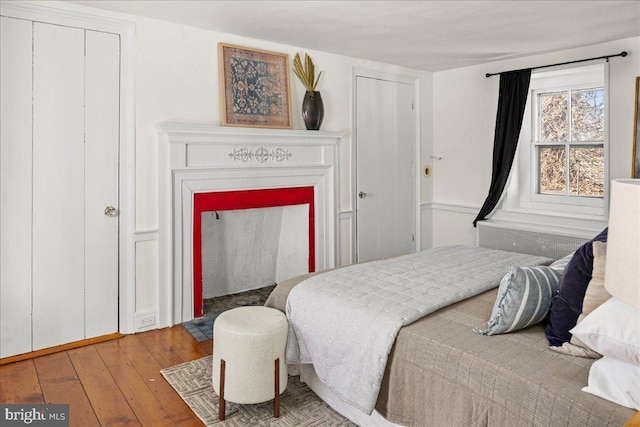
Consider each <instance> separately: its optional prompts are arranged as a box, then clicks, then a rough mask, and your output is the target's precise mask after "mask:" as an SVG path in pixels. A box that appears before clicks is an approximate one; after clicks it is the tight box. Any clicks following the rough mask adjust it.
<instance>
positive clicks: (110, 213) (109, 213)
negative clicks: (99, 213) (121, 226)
mask: <svg viewBox="0 0 640 427" xmlns="http://www.w3.org/2000/svg"><path fill="white" fill-rule="evenodd" d="M104 214H105V215H106V216H118V210H117V209H116V208H114V207H113V206H107V207H106V208H104Z"/></svg>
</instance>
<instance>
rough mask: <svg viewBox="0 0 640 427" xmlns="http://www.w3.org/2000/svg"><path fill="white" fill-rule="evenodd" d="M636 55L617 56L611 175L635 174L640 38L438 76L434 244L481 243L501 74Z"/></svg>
mask: <svg viewBox="0 0 640 427" xmlns="http://www.w3.org/2000/svg"><path fill="white" fill-rule="evenodd" d="M623 50H626V51H628V52H629V56H627V57H626V58H612V59H611V60H610V68H609V73H610V83H609V88H610V94H609V100H610V114H609V125H610V135H609V136H610V150H609V161H610V179H615V178H628V177H630V175H631V155H632V154H631V153H632V141H633V105H634V91H635V77H636V76H637V75H640V38H637V37H636V38H630V39H624V40H618V41H614V42H610V43H604V44H600V45H595V46H590V47H585V48H580V49H571V50H566V51H562V52H557V53H550V54H544V55H536V56H531V57H526V58H520V59H514V60H509V61H500V62H493V63H490V64H485V65H480V66H472V67H465V68H459V69H454V70H447V71H442V72H437V73H434V75H433V88H434V89H433V91H434V92H433V106H434V107H433V153H434V155H435V156H438V157H442V160H433V162H434V167H433V175H432V180H433V200H432V201H431V203H430V204H429V206H430V209H429V210H430V212H431V216H432V228H431V232H432V236H433V239H432V244H433V246H441V245H447V244H471V245H475V244H477V233H476V229H475V228H473V225H472V221H473V219H474V218H475V216H476V214H477V212H478V211H479V210H480V207H481V206H482V203H483V202H484V199H485V198H486V195H487V191H488V188H489V183H490V182H491V162H492V160H491V159H492V150H493V132H494V126H495V114H496V108H497V104H498V85H499V77H498V76H494V77H491V78H486V77H485V74H486V73H488V72H491V73H494V72H500V71H507V70H512V69H520V68H526V67H531V66H536V65H546V64H553V63H559V62H565V61H571V60H577V59H584V58H591V57H599V56H603V55H609V54H615V53H619V52H621V51H623Z"/></svg>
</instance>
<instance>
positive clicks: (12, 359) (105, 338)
mask: <svg viewBox="0 0 640 427" xmlns="http://www.w3.org/2000/svg"><path fill="white" fill-rule="evenodd" d="M123 336H124V334H120V333H115V334H107V335H101V336H99V337H95V338H89V339H86V340H80V341H74V342H70V343H67V344H62V345H57V346H55V347H48V348H43V349H42V350H36V351H32V352H30V353H23V354H18V355H16V356H9V357H5V358H2V359H0V366H3V365H8V364H9V363H15V362H22V361H23V360H29V359H34V358H36V357H40V356H46V355H48V354H53V353H58V352H61V351H67V350H73V349H74V348H80V347H85V346H87V345H91V344H97V343H100V342H104V341H111V340H116V339H118V338H122V337H123Z"/></svg>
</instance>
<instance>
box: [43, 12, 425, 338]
mask: <svg viewBox="0 0 640 427" xmlns="http://www.w3.org/2000/svg"><path fill="white" fill-rule="evenodd" d="M35 3H38V4H39V5H47V6H51V7H56V8H61V9H67V10H73V11H78V12H84V13H89V14H93V15H99V16H104V17H111V18H116V19H122V20H126V21H130V22H134V23H135V25H136V41H135V50H136V64H135V66H136V77H135V78H136V82H135V86H136V94H135V99H136V101H135V102H136V109H135V111H136V147H135V156H136V159H135V169H136V178H135V191H136V196H135V200H136V203H135V209H136V213H135V218H136V221H135V227H136V238H135V239H136V241H138V243H137V244H136V250H135V271H136V273H135V277H136V279H135V280H136V283H135V288H136V292H135V295H136V304H135V306H136V312H146V311H153V310H157V309H158V298H159V295H158V276H157V265H158V245H157V229H158V216H159V210H158V173H157V169H158V166H157V154H158V150H157V144H158V141H157V135H156V131H155V129H154V125H155V124H157V123H178V124H209V125H219V124H220V90H219V75H218V50H217V49H218V43H219V42H224V43H232V44H237V45H241V46H247V47H255V48H260V49H265V50H272V51H276V52H281V53H287V54H289V55H290V58H293V55H294V54H295V53H296V52H301V53H303V52H307V53H309V55H310V56H311V57H312V58H313V60H314V62H315V65H316V69H317V70H322V71H323V73H322V78H321V80H320V83H319V85H318V90H319V91H320V92H321V93H322V99H323V101H324V104H325V116H324V122H323V124H322V128H321V130H325V131H331V132H340V133H343V134H344V138H343V139H342V141H341V143H340V148H339V158H340V160H339V162H340V168H339V183H340V188H339V201H338V207H339V211H340V212H341V218H344V219H343V220H342V221H341V222H342V223H341V224H340V228H341V229H343V230H349V229H350V226H351V224H350V223H351V221H352V209H353V208H352V206H351V182H350V181H351V161H352V159H351V152H352V151H351V123H352V117H351V111H352V105H351V94H352V69H353V68H354V67H358V68H364V69H369V70H373V71H380V72H385V73H391V74H398V75H403V76H410V77H416V78H418V79H419V85H420V88H421V98H422V105H421V108H420V112H421V122H422V123H423V126H422V128H421V129H422V135H421V137H422V144H423V145H425V144H426V145H427V146H428V145H430V141H431V129H430V128H427V127H425V126H424V123H426V124H428V123H430V120H431V117H432V111H431V102H430V99H431V75H432V74H431V73H428V72H423V71H418V70H411V69H407V68H402V67H398V66H394V65H388V64H381V63H376V62H371V61H366V60H361V59H357V58H350V57H345V56H340V55H335V54H330V53H325V52H318V51H311V50H305V49H302V48H298V47H295V46H288V45H282V44H276V43H270V42H265V41H262V40H256V39H249V38H243V37H238V36H235V35H231V34H224V33H218V32H213V31H206V30H201V29H197V28H192V27H187V26H184V25H179V24H173V23H168V22H164V21H158V20H153V19H146V18H141V17H138V16H133V15H126V14H120V13H113V12H109V11H103V10H99V9H95V8H88V7H82V6H78V5H75V4H69V3H64V2H56V1H47V2H35ZM290 79H291V85H290V88H291V104H292V111H293V112H294V114H293V127H294V129H304V123H303V121H302V116H301V113H300V108H301V105H302V97H303V95H304V87H303V86H302V84H301V83H300V82H299V81H298V80H297V78H296V77H295V75H294V74H293V72H291V74H290ZM423 197H424V192H423ZM423 201H424V199H423ZM350 238H351V233H349V232H346V231H345V232H343V233H340V239H341V240H340V242H339V247H340V248H341V253H343V255H344V254H346V253H348V251H349V247H350V244H351V242H350ZM341 259H342V260H344V259H346V258H345V257H342V258H341ZM125 332H126V331H125Z"/></svg>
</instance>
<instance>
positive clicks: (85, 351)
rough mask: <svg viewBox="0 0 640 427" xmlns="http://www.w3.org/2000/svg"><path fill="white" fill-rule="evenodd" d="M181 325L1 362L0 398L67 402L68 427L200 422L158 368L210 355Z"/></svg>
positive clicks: (205, 345)
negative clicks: (26, 358) (17, 360)
mask: <svg viewBox="0 0 640 427" xmlns="http://www.w3.org/2000/svg"><path fill="white" fill-rule="evenodd" d="M212 352H213V342H212V340H208V341H203V342H200V343H199V342H197V341H196V340H195V339H194V338H193V337H192V336H191V335H190V334H189V333H188V332H187V331H186V330H185V329H184V328H183V327H182V326H174V327H172V328H167V329H160V330H156V331H150V332H144V333H141V334H135V335H127V336H124V337H123V338H120V339H116V340H112V341H107V342H102V343H99V344H93V345H89V346H86V347H81V348H77V349H73V350H68V351H62V352H59V353H55V354H50V355H47V356H41V357H37V358H35V359H30V360H25V361H21V362H16V363H11V364H8V365H4V366H0V403H34V404H37V403H50V404H54V403H68V404H69V418H70V425H71V426H81V427H85V426H87V427H88V426H109V427H110V426H118V425H122V426H153V427H155V426H202V425H203V424H202V422H201V421H200V420H199V419H198V418H197V417H196V416H195V415H194V414H193V412H192V411H191V409H189V407H188V406H187V405H186V404H185V403H184V402H183V401H182V399H181V398H180V396H178V394H177V393H176V392H175V391H174V390H173V388H172V387H171V386H170V385H169V384H168V383H167V382H166V381H165V380H164V377H163V376H162V375H161V374H160V370H161V369H163V368H168V367H170V366H174V365H177V364H179V363H183V362H187V361H190V360H195V359H199V358H201V357H204V356H207V355H210V354H212Z"/></svg>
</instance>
